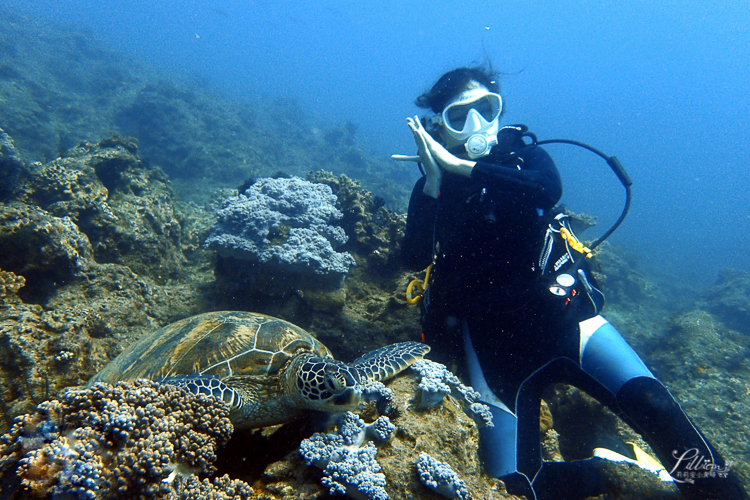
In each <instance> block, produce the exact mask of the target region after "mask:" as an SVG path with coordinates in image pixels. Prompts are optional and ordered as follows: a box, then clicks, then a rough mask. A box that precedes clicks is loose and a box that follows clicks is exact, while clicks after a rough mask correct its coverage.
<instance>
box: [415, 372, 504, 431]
mask: <svg viewBox="0 0 750 500" xmlns="http://www.w3.org/2000/svg"><path fill="white" fill-rule="evenodd" d="M411 369H412V370H414V371H416V372H417V373H418V374H419V375H420V376H421V377H422V378H421V380H420V381H419V386H418V388H417V391H418V392H417V406H419V407H421V408H423V409H424V408H429V407H432V406H435V405H438V404H440V403H441V402H442V401H443V397H445V396H447V395H449V394H451V395H453V396H454V397H455V398H456V399H457V400H458V401H459V402H460V403H461V404H462V406H463V408H464V411H465V412H466V413H467V414H468V415H469V416H470V417H472V418H473V419H474V420H475V421H476V422H477V425H486V426H487V427H492V426H493V425H494V424H493V423H492V412H491V411H490V409H489V407H488V406H487V405H485V404H483V403H480V402H479V399H480V397H481V395H480V394H479V393H478V392H477V391H475V390H474V389H472V388H471V387H469V386H466V385H464V384H462V383H461V381H460V380H459V379H458V377H456V375H454V374H453V373H452V372H451V371H450V370H448V369H447V368H446V367H445V365H443V364H440V363H436V362H434V361H430V360H429V359H420V360H419V361H417V362H416V363H414V364H413V365H411Z"/></svg>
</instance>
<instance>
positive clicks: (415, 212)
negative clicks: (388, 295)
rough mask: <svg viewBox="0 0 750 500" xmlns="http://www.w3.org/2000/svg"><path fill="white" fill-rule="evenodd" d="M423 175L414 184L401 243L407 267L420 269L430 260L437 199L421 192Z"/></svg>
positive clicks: (427, 264) (423, 181)
mask: <svg viewBox="0 0 750 500" xmlns="http://www.w3.org/2000/svg"><path fill="white" fill-rule="evenodd" d="M425 179H426V178H425V177H422V178H420V179H419V180H418V181H417V183H416V184H415V185H414V189H413V190H412V192H411V198H409V210H408V212H407V214H406V230H405V231H404V240H403V241H402V243H401V258H402V260H403V262H404V264H406V266H407V267H408V268H409V269H412V270H415V271H416V270H421V269H424V268H425V267H427V266H429V265H430V262H432V231H433V227H434V225H435V210H436V209H437V200H436V199H435V198H432V197H431V196H427V195H426V194H424V193H423V192H422V189H424V183H425Z"/></svg>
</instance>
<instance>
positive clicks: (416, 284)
mask: <svg viewBox="0 0 750 500" xmlns="http://www.w3.org/2000/svg"><path fill="white" fill-rule="evenodd" d="M430 271H432V264H430V265H429V266H427V272H425V274H424V281H423V282H422V281H419V280H417V279H414V280H411V282H409V286H407V287H406V302H407V303H408V304H409V305H411V306H413V305H414V304H418V303H419V301H420V300H421V299H422V296H423V295H424V291H425V290H427V285H429V281H430ZM415 288H416V289H417V293H416V295H412V294H413V293H414V289H415Z"/></svg>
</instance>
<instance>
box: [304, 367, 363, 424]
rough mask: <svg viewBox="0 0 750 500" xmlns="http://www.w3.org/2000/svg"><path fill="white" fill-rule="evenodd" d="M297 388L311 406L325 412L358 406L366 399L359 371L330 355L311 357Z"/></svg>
mask: <svg viewBox="0 0 750 500" xmlns="http://www.w3.org/2000/svg"><path fill="white" fill-rule="evenodd" d="M296 385H297V389H298V390H299V392H300V395H301V396H302V399H303V401H305V402H306V403H307V404H308V405H309V408H312V409H316V410H323V411H339V410H347V409H354V408H356V407H357V406H358V405H359V402H360V400H361V399H362V385H361V383H360V380H359V375H358V374H357V372H356V370H352V369H351V368H349V366H347V365H346V364H344V363H342V362H340V361H336V360H334V359H330V358H320V357H310V358H308V359H307V360H305V362H304V363H303V364H302V366H300V369H299V371H298V373H297V382H296Z"/></svg>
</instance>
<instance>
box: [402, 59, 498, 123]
mask: <svg viewBox="0 0 750 500" xmlns="http://www.w3.org/2000/svg"><path fill="white" fill-rule="evenodd" d="M472 80H474V81H476V82H478V83H480V84H482V85H483V86H485V87H486V88H487V90H489V91H490V92H497V93H499V92H500V84H499V83H497V75H496V74H495V72H494V71H492V68H489V69H485V68H481V67H478V66H475V67H463V68H456V69H454V70H451V71H449V72H447V73H446V74H444V75H443V76H441V77H440V79H439V80H438V81H437V83H435V85H433V86H432V88H431V89H430V90H429V91H427V92H425V93H424V94H422V95H421V96H419V97H417V99H416V100H415V101H414V104H416V105H417V106H419V107H420V108H425V109H431V110H432V111H433V113H442V111H443V109H445V105H446V104H448V101H450V100H451V99H452V98H454V97H455V96H456V95H458V94H460V93H461V92H463V91H464V90H467V88H468V86H469V82H471V81H472Z"/></svg>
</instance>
